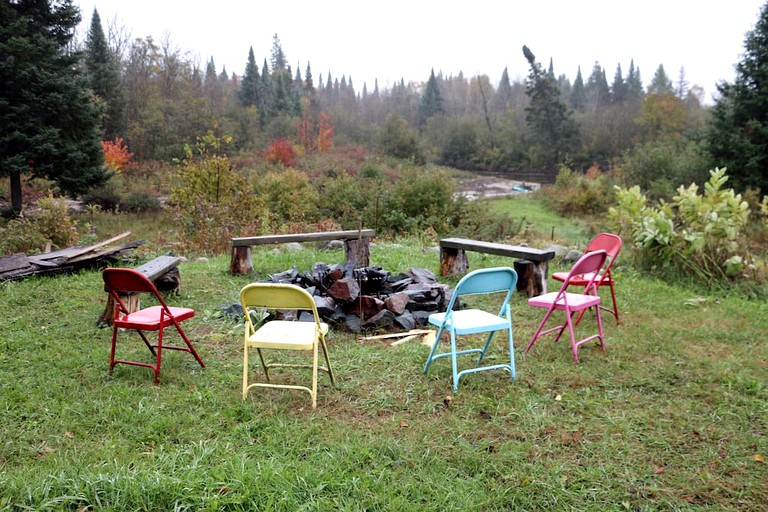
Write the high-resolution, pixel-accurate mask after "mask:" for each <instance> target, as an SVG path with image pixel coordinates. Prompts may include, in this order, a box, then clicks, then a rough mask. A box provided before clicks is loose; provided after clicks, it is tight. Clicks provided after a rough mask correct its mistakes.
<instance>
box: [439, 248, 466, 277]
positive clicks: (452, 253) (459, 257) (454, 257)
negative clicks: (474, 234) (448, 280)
mask: <svg viewBox="0 0 768 512" xmlns="http://www.w3.org/2000/svg"><path fill="white" fill-rule="evenodd" d="M467 270H469V260H468V259H467V253H466V251H464V250H463V249H453V248H449V247H440V275H441V276H459V275H462V274H465V273H466V272H467Z"/></svg>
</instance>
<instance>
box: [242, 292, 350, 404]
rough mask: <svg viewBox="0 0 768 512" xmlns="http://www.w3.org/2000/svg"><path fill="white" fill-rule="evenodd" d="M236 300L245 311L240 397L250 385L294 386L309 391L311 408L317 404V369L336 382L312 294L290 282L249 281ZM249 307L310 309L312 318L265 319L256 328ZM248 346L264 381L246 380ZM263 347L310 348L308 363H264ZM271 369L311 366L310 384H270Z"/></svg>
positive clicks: (290, 387)
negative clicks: (256, 357) (320, 354)
mask: <svg viewBox="0 0 768 512" xmlns="http://www.w3.org/2000/svg"><path fill="white" fill-rule="evenodd" d="M240 303H241V305H242V306H243V312H244V313H245V336H244V339H245V348H244V352H243V400H245V398H246V396H247V395H248V390H249V389H251V388H254V387H263V388H281V389H297V390H301V391H306V392H308V393H309V394H310V396H311V397H312V408H313V409H314V408H315V407H316V406H317V372H318V370H322V371H324V372H326V373H328V375H329V376H330V378H331V384H333V385H335V384H336V381H335V379H334V376H333V371H332V370H331V361H330V359H329V358H328V347H327V346H326V344H325V335H326V334H327V333H328V325H327V324H325V323H323V322H321V321H320V316H319V315H318V313H317V307H316V306H315V301H314V299H313V298H312V296H311V295H310V294H309V293H308V292H307V291H306V290H304V289H303V288H300V287H299V286H296V285H292V284H278V283H253V284H249V285H247V286H245V287H244V288H243V289H242V290H241V291H240ZM253 308H267V309H273V310H290V309H296V310H303V311H311V312H312V316H313V320H312V321H311V322H302V321H289V320H269V321H267V322H265V323H264V324H262V325H261V326H260V327H259V328H258V329H256V328H255V327H254V325H253V320H252V319H251V315H250V314H249V311H250V310H251V309H253ZM318 347H321V348H322V349H323V355H324V357H325V366H318V362H317V360H318ZM252 348H255V349H256V352H257V353H258V354H259V359H260V360H261V365H262V367H263V368H264V376H265V380H266V382H253V383H251V384H249V383H248V373H249V365H248V351H249V350H250V349H252ZM264 349H272V350H307V351H308V350H311V351H312V364H288V363H267V362H266V360H265V358H264V352H263V351H264ZM272 368H307V369H310V368H311V369H312V387H308V386H300V385H296V384H273V383H272V382H270V375H269V370H270V369H272Z"/></svg>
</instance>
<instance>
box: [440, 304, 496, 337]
mask: <svg viewBox="0 0 768 512" xmlns="http://www.w3.org/2000/svg"><path fill="white" fill-rule="evenodd" d="M446 315H447V313H434V314H432V315H429V319H428V320H429V323H431V324H432V325H436V326H438V327H440V326H441V325H443V322H445V328H446V329H448V330H449V331H450V330H451V329H452V328H453V329H454V330H455V332H456V334H474V333H478V332H490V331H500V330H502V329H508V328H509V320H507V319H506V318H503V317H499V316H496V315H494V314H492V313H488V312H487V311H482V310H480V309H464V310H460V311H454V312H453V315H451V317H450V318H448V320H447V321H446V318H445V317H446Z"/></svg>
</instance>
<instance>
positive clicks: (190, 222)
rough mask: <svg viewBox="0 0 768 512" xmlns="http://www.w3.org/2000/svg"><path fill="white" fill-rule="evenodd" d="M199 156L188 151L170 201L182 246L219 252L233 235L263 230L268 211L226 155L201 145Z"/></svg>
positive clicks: (244, 234) (194, 249)
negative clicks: (214, 153)
mask: <svg viewBox="0 0 768 512" xmlns="http://www.w3.org/2000/svg"><path fill="white" fill-rule="evenodd" d="M198 148H199V149H200V148H201V146H200V144H198ZM200 155H201V156H200V157H198V158H193V157H192V154H191V151H188V154H187V159H186V160H185V161H184V165H183V166H182V167H181V168H180V169H179V175H178V184H177V185H176V186H175V187H174V188H173V189H172V190H171V196H170V204H171V205H172V207H173V209H174V212H175V214H176V219H177V221H178V223H179V225H180V226H181V228H182V230H183V233H184V237H183V238H182V240H183V245H184V248H186V249H189V250H192V251H200V252H203V253H212V254H220V253H222V252H225V251H226V250H227V249H228V247H229V245H230V239H231V238H232V237H233V236H247V235H258V234H261V233H262V232H264V231H265V229H266V227H267V226H268V225H269V219H268V211H267V208H266V206H265V203H264V201H263V200H262V199H261V198H259V197H255V196H253V195H252V194H251V193H250V188H249V187H248V185H247V183H246V179H245V177H243V176H242V175H241V174H239V173H237V172H236V171H235V170H234V169H233V168H232V165H231V164H230V162H229V160H228V158H227V157H226V156H216V155H211V154H209V153H208V151H206V150H205V149H204V148H203V149H201V150H200Z"/></svg>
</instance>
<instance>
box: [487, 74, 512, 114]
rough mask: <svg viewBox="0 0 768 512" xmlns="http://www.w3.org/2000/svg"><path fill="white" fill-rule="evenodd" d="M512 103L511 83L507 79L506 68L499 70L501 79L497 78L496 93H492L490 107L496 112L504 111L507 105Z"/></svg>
mask: <svg viewBox="0 0 768 512" xmlns="http://www.w3.org/2000/svg"><path fill="white" fill-rule="evenodd" d="M511 103H512V84H511V83H510V81H509V72H508V71H507V68H506V67H505V68H504V71H502V72H501V79H500V80H499V86H498V87H497V88H496V93H495V94H494V95H493V100H492V101H491V108H492V109H493V110H496V111H498V112H504V111H505V110H507V107H509V106H510V104H511Z"/></svg>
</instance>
